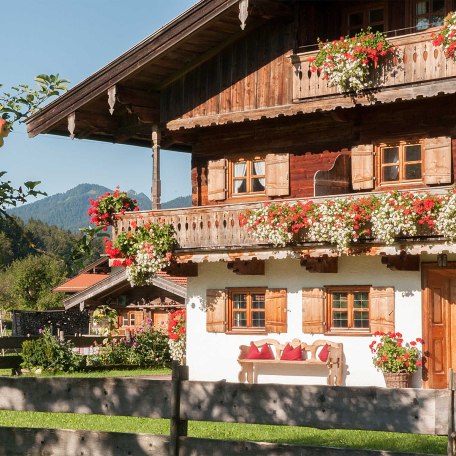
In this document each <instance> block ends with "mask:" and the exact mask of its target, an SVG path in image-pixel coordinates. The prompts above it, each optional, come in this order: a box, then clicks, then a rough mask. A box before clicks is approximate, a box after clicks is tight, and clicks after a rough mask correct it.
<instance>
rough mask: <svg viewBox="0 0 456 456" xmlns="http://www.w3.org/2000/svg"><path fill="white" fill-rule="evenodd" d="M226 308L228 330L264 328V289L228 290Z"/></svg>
mask: <svg viewBox="0 0 456 456" xmlns="http://www.w3.org/2000/svg"><path fill="white" fill-rule="evenodd" d="M228 308H229V312H228V315H229V329H230V330H233V331H242V330H262V331H264V330H265V326H266V324H265V321H266V320H265V311H266V307H265V290H264V289H232V290H230V291H229V294H228Z"/></svg>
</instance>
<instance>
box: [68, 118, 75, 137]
mask: <svg viewBox="0 0 456 456" xmlns="http://www.w3.org/2000/svg"><path fill="white" fill-rule="evenodd" d="M75 129H76V113H75V112H72V113H71V114H69V115H68V131H69V132H70V138H71V139H74V130H75Z"/></svg>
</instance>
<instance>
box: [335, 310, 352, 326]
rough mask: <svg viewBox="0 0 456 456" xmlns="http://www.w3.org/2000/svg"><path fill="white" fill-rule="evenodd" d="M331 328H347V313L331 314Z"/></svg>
mask: <svg viewBox="0 0 456 456" xmlns="http://www.w3.org/2000/svg"><path fill="white" fill-rule="evenodd" d="M332 326H333V328H347V327H348V315H347V312H333V324H332Z"/></svg>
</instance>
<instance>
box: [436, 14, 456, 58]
mask: <svg viewBox="0 0 456 456" xmlns="http://www.w3.org/2000/svg"><path fill="white" fill-rule="evenodd" d="M432 37H433V38H434V40H433V42H432V43H433V44H434V46H442V47H443V52H444V53H445V57H446V58H447V59H449V58H453V59H454V57H455V52H456V12H454V11H453V12H451V13H448V14H447V16H446V17H445V21H444V24H443V27H442V29H441V30H440V31H439V32H438V33H434V34H433V35H432Z"/></svg>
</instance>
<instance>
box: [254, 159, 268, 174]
mask: <svg viewBox="0 0 456 456" xmlns="http://www.w3.org/2000/svg"><path fill="white" fill-rule="evenodd" d="M264 173H265V162H264V160H260V161H254V162H253V163H252V176H264Z"/></svg>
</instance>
